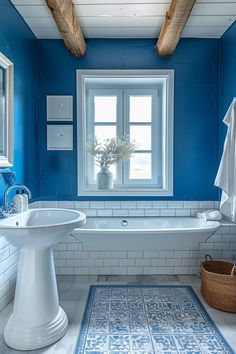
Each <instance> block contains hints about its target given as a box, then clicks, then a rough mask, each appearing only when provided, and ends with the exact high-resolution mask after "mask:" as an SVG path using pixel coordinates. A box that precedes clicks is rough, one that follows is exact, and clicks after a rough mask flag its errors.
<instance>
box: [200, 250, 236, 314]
mask: <svg viewBox="0 0 236 354" xmlns="http://www.w3.org/2000/svg"><path fill="white" fill-rule="evenodd" d="M201 278H202V284H201V293H202V295H203V297H204V298H205V300H206V301H207V303H208V304H209V305H210V306H212V307H215V308H217V309H219V310H223V311H228V312H236V266H235V265H233V264H232V263H229V262H224V261H214V260H212V258H211V256H209V255H206V256H205V261H204V262H202V264H201Z"/></svg>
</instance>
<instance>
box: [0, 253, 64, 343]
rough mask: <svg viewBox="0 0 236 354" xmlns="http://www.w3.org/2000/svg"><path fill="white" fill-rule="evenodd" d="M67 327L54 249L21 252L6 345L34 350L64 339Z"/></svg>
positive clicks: (5, 332) (6, 328)
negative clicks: (59, 294) (60, 304)
mask: <svg viewBox="0 0 236 354" xmlns="http://www.w3.org/2000/svg"><path fill="white" fill-rule="evenodd" d="M67 326H68V319H67V316H66V314H65V312H64V310H63V309H62V308H61V307H59V301H58V292H57V283H56V276H55V270H54V262H53V254H52V249H51V247H48V248H43V249H31V248H25V249H22V250H21V254H20V261H19V266H18V274H17V284H16V293H15V300H14V308H13V314H12V315H11V317H10V319H9V321H8V323H7V325H6V327H5V331H4V340H5V342H6V344H7V345H8V346H9V347H11V348H14V349H18V350H34V349H39V348H43V347H45V346H48V345H50V344H52V343H54V342H56V341H58V340H59V339H60V338H62V337H63V336H64V335H65V333H66V331H67Z"/></svg>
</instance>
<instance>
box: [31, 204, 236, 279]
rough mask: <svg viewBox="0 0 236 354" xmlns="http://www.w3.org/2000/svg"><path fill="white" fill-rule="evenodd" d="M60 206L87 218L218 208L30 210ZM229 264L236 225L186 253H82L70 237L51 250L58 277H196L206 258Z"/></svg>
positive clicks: (81, 206) (120, 206)
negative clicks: (141, 275) (82, 213)
mask: <svg viewBox="0 0 236 354" xmlns="http://www.w3.org/2000/svg"><path fill="white" fill-rule="evenodd" d="M35 206H36V207H40V206H43V207H44V206H60V207H65V208H73V209H78V210H81V211H83V212H84V213H85V214H86V215H87V217H111V216H114V217H129V216H130V217H131V216H134V217H135V216H136V217H155V216H196V214H197V213H198V212H201V211H203V210H205V209H214V208H219V202H218V201H149V200H148V201H147V200H144V201H105V202H104V201H74V202H72V201H64V202H63V201H55V202H51V201H49V202H35V203H33V204H31V207H35ZM207 253H209V254H211V255H212V257H213V258H218V259H226V260H231V258H232V255H233V254H236V225H234V224H232V225H230V226H228V225H227V224H226V225H224V226H221V227H220V228H219V229H218V230H217V231H216V233H215V234H214V235H212V236H211V237H210V238H209V239H208V241H207V242H204V243H200V245H199V248H198V249H196V250H189V251H175V249H174V245H173V250H166V251H158V250H157V251H143V250H135V249H134V250H133V251H116V250H113V251H112V250H111V251H92V250H91V251H88V250H86V251H84V250H83V244H82V243H81V242H80V241H79V240H78V239H76V238H75V237H74V236H69V237H67V238H66V239H64V240H63V241H62V242H60V243H59V244H57V245H55V246H54V258H55V267H56V271H57V274H71V275H76V274H78V275H79V274H83V275H89V274H90V275H131V274H132V275H136V274H198V273H199V265H200V262H201V261H202V260H203V259H204V257H205V254H207Z"/></svg>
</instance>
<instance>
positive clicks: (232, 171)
mask: <svg viewBox="0 0 236 354" xmlns="http://www.w3.org/2000/svg"><path fill="white" fill-rule="evenodd" d="M223 122H224V123H225V124H226V125H227V126H228V129H227V134H226V138H225V143H224V150H223V154H222V157H221V161H220V166H219V170H218V172H217V176H216V179H215V186H217V187H219V188H221V189H222V194H221V202H220V211H221V213H222V214H223V215H225V216H226V217H227V218H228V219H230V220H231V221H233V222H236V97H235V98H234V99H233V102H232V103H231V105H230V107H229V109H228V111H227V113H226V115H225V117H224V120H223Z"/></svg>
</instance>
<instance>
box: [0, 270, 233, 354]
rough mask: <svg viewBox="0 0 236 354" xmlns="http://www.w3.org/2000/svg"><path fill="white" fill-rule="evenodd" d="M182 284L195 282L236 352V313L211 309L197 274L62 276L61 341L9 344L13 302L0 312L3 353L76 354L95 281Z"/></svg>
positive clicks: (0, 335)
mask: <svg viewBox="0 0 236 354" xmlns="http://www.w3.org/2000/svg"><path fill="white" fill-rule="evenodd" d="M96 283H99V284H104V283H109V284H167V283H168V284H170V285H171V284H176V285H178V284H182V285H191V286H192V287H193V289H194V290H195V291H196V293H197V295H198V296H199V298H200V300H201V301H202V302H203V304H204V306H205V308H206V310H207V312H208V313H209V315H210V316H211V318H212V319H213V321H214V322H215V324H216V325H217V326H218V328H219V329H220V331H221V332H222V334H223V335H224V337H225V339H226V340H227V341H228V342H229V344H230V345H231V347H232V348H233V349H234V350H235V352H236V314H231V313H226V312H222V311H218V310H215V309H212V308H210V307H209V306H208V305H207V304H206V303H205V301H204V300H203V299H202V297H201V294H200V291H199V288H200V280H199V278H197V277H196V276H188V275H186V276H184V275H183V276H166V275H158V276H154V275H152V276H117V277H116V276H108V277H106V276H100V277H99V278H97V277H96V276H88V277H86V276H60V277H58V289H59V298H60V303H61V306H62V307H63V308H64V309H65V311H66V312H67V315H68V318H69V329H68V332H67V334H66V335H65V337H64V338H62V339H61V340H60V341H59V342H57V343H55V344H53V345H51V346H49V347H47V348H44V349H39V350H34V351H27V352H26V351H17V350H13V349H11V348H9V347H7V346H6V345H5V343H4V341H3V330H4V326H5V324H6V321H7V320H8V318H9V316H10V314H11V312H12V305H13V303H12V302H11V303H10V304H9V305H8V306H7V307H6V308H5V309H4V310H3V311H2V312H0V338H1V339H0V354H24V353H28V354H29V353H30V354H34V353H35V354H73V352H74V348H75V344H76V339H77V336H78V332H79V326H80V322H81V319H82V316H83V311H84V306H85V303H86V299H87V294H88V289H89V285H91V284H96Z"/></svg>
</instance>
